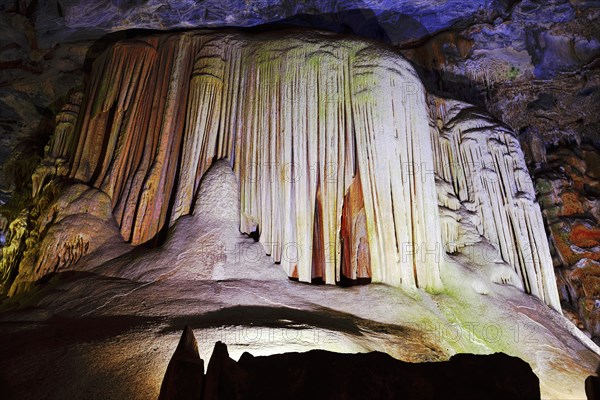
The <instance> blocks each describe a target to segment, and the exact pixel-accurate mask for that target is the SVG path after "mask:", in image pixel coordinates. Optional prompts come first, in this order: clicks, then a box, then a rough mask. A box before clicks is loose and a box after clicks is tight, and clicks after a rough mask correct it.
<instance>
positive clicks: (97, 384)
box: [0, 264, 600, 399]
mask: <svg viewBox="0 0 600 400" xmlns="http://www.w3.org/2000/svg"><path fill="white" fill-rule="evenodd" d="M265 268H271V269H272V271H271V273H272V277H273V279H267V280H258V279H247V278H244V279H232V278H228V279H219V280H203V279H190V278H189V277H188V278H187V279H183V278H182V277H178V276H177V274H170V276H169V277H166V278H164V277H163V278H162V279H156V280H154V281H151V282H140V281H135V280H131V279H124V278H117V277H109V276H102V275H99V274H96V273H90V272H68V273H62V274H57V275H55V277H54V278H53V279H52V280H51V281H50V282H48V283H47V284H45V285H43V286H41V287H40V288H39V289H37V290H34V291H33V292H31V293H29V294H28V295H27V296H20V297H16V298H13V299H10V300H6V301H5V302H4V303H3V305H2V309H3V311H2V313H0V354H2V357H1V359H0V371H1V372H0V379H1V381H0V385H1V387H2V391H3V392H0V395H1V397H2V398H53V399H64V398H71V399H83V398H94V399H104V398H105V399H114V398H128V399H148V398H156V397H157V395H158V391H159V389H160V384H161V380H162V377H163V374H164V372H165V370H166V367H167V363H168V361H169V359H170V357H171V355H172V354H173V351H174V349H175V347H176V345H177V342H178V340H179V337H180V335H181V331H182V330H183V328H184V326H185V325H190V326H191V327H192V328H193V330H194V333H195V335H196V337H197V339H198V343H199V350H200V356H201V357H202V358H203V359H204V360H205V361H207V360H208V358H209V357H210V354H211V351H212V347H213V345H214V342H215V341H217V340H221V341H223V342H225V343H226V344H227V345H228V347H229V350H230V355H231V356H232V358H234V359H238V358H239V357H240V356H241V354H242V353H243V352H244V351H249V352H250V353H252V354H254V355H266V354H273V353H281V352H289V351H307V350H310V349H316V348H320V349H326V350H332V351H339V352H349V353H355V352H368V351H375V350H377V351H384V352H387V353H389V354H391V355H392V356H394V357H396V358H399V359H402V360H406V361H415V362H417V361H436V360H444V359H447V358H448V357H449V356H451V355H452V354H454V353H457V352H471V353H479V354H486V353H493V352H497V351H502V352H505V353H507V354H510V355H514V356H518V357H521V358H523V359H524V360H525V361H527V362H529V363H530V364H531V365H532V368H533V370H534V372H535V373H536V374H537V375H538V376H539V377H540V381H541V390H542V395H543V397H544V398H556V399H559V398H560V399H567V398H572V399H578V398H579V399H580V398H585V393H584V380H585V378H586V377H587V376H588V375H590V374H592V373H593V371H594V370H595V369H596V367H597V365H598V364H599V363H600V357H599V356H598V355H597V354H595V353H594V352H593V351H591V350H590V349H588V348H586V345H584V344H583V343H582V342H581V341H580V340H579V339H578V338H577V337H576V336H574V334H573V332H572V331H571V330H570V329H569V327H568V325H566V323H565V321H564V320H563V319H562V317H559V316H558V315H557V314H556V313H554V312H553V311H551V310H549V309H548V308H547V307H545V306H544V305H543V304H541V303H540V302H539V301H537V300H535V299H533V298H531V297H529V296H526V295H524V294H522V293H521V292H520V291H518V290H517V289H515V288H513V287H510V286H501V285H498V288H497V290H498V292H497V293H494V294H492V295H481V294H478V293H476V292H474V291H473V293H471V292H470V291H467V292H468V293H467V292H463V293H460V297H458V296H456V295H453V294H452V293H451V290H449V291H448V293H443V294H438V295H428V294H425V293H424V292H421V291H414V292H406V291H403V290H401V289H397V288H392V287H388V286H384V285H376V284H372V285H368V286H358V287H351V288H340V287H332V286H314V285H307V284H301V283H297V282H293V281H290V280H288V279H287V278H285V276H283V274H282V273H281V274H280V273H279V269H278V266H276V265H274V264H271V266H270V267H265ZM445 280H446V282H451V280H452V277H451V276H446V278H445ZM447 285H448V284H447ZM448 286H451V285H448ZM475 296H478V297H479V298H477V297H475ZM474 298H475V299H476V300H475V301H473V299H474Z"/></svg>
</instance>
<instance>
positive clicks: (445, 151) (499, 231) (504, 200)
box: [430, 96, 560, 310]
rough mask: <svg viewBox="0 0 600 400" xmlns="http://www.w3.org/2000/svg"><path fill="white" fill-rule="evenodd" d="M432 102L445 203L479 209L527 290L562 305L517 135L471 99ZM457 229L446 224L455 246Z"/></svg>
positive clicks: (484, 230)
mask: <svg viewBox="0 0 600 400" xmlns="http://www.w3.org/2000/svg"><path fill="white" fill-rule="evenodd" d="M430 104H431V109H432V120H433V121H432V123H431V124H430V126H431V140H432V142H433V148H434V159H435V170H436V174H437V175H438V177H439V182H438V197H439V199H440V206H441V207H442V208H443V209H450V210H455V211H456V210H459V209H461V208H462V207H465V208H468V209H470V210H472V211H474V212H475V214H476V216H477V220H478V221H481V223H480V224H477V225H476V226H477V227H478V230H479V233H480V234H481V235H483V236H484V237H485V238H487V239H488V240H489V241H490V242H491V243H493V244H494V245H495V246H496V247H497V248H498V250H499V253H500V254H499V255H500V257H501V258H502V259H503V260H504V261H506V262H507V263H508V264H510V265H512V266H513V267H514V268H515V271H516V272H517V274H518V276H519V278H520V279H521V280H522V282H523V286H524V288H525V290H526V291H527V292H528V293H531V294H533V295H534V296H536V297H538V298H540V299H542V300H543V301H545V302H546V303H547V304H548V305H550V306H551V307H553V308H554V309H556V310H560V301H559V298H558V291H557V289H556V278H555V275H554V268H553V265H552V257H551V255H550V250H549V247H548V241H547V238H546V233H545V231H544V224H543V220H542V214H541V211H540V207H539V205H538V204H537V203H536V202H535V190H534V187H533V183H532V181H531V178H530V176H529V173H528V171H527V166H526V165H525V158H524V156H523V152H522V150H521V148H520V145H519V140H518V138H517V137H516V135H515V134H514V132H512V131H511V130H510V129H508V128H507V127H505V126H503V125H501V124H500V123H498V122H497V121H494V120H493V119H492V118H491V116H489V115H488V114H486V113H484V112H482V111H481V110H478V109H477V108H475V107H474V106H472V105H470V104H466V103H462V102H459V101H455V100H446V99H442V98H436V97H434V96H431V97H430ZM434 121H435V122H434ZM445 199H448V200H445ZM442 217H443V218H444V217H445V215H444V213H443V212H442ZM443 226H446V224H444V223H443ZM454 229H455V231H454V232H448V231H451V230H452V229H444V234H445V237H444V238H443V241H444V242H445V243H446V246H447V248H449V249H451V250H453V249H455V248H456V245H455V244H453V243H452V242H456V241H457V239H456V237H457V234H456V229H457V228H454Z"/></svg>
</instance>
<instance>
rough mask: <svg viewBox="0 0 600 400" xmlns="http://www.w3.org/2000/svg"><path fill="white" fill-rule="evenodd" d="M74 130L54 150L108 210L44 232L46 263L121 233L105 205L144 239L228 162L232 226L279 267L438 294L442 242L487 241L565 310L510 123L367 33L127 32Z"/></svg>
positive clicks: (133, 235) (188, 206)
mask: <svg viewBox="0 0 600 400" xmlns="http://www.w3.org/2000/svg"><path fill="white" fill-rule="evenodd" d="M69 121H70V120H69ZM65 132H66V131H65ZM68 133H69V134H60V135H55V138H54V139H53V142H52V143H51V146H50V149H49V153H50V154H52V156H53V157H58V158H63V157H68V165H70V172H69V175H70V177H71V178H73V179H75V180H78V181H81V182H83V183H85V184H86V185H88V186H92V187H93V189H91V190H92V192H90V193H94V196H97V200H98V201H100V200H101V201H100V202H101V203H102V204H103V206H102V207H101V209H98V210H96V211H97V212H96V214H97V215H93V216H91V217H90V218H89V224H88V225H89V226H92V227H93V232H92V235H91V236H90V235H87V236H77V235H74V234H73V232H74V230H75V229H76V224H75V223H74V220H71V219H68V218H67V214H68V213H65V215H64V218H65V221H66V222H65V226H68V227H69V229H71V231H68V229H67V230H65V228H61V226H58V225H57V227H55V228H51V229H54V231H50V230H48V235H47V236H46V237H45V238H44V242H43V243H42V244H41V245H40V246H41V247H40V248H41V253H40V254H42V257H40V258H39V260H42V261H41V264H38V267H37V268H38V270H40V271H42V270H44V271H45V270H48V269H52V268H54V269H57V268H58V269H60V268H63V267H65V266H70V265H71V264H72V263H73V262H76V261H77V260H78V259H79V257H81V256H82V255H84V254H86V252H91V251H93V250H94V249H97V248H98V246H99V243H96V242H94V238H93V237H92V236H93V233H94V232H96V231H98V232H100V231H101V229H100V228H99V227H100V226H103V225H102V224H108V225H110V226H112V228H110V227H109V228H107V229H105V230H104V231H102V235H101V236H102V237H103V239H102V240H103V241H104V242H115V241H117V240H115V236H118V234H116V233H115V232H116V230H117V228H116V227H115V226H114V225H111V224H113V222H112V221H113V216H114V221H115V222H116V225H117V226H118V229H119V230H120V233H121V236H122V238H123V239H125V240H126V241H128V242H130V243H132V244H134V245H136V244H141V243H145V242H148V241H152V240H155V239H156V238H157V237H158V235H159V233H160V232H161V231H163V230H165V229H167V228H169V227H170V226H172V225H173V224H174V223H175V221H177V219H178V218H179V217H181V216H184V215H188V214H190V213H192V212H193V211H194V210H193V208H194V206H195V205H197V204H201V203H202V198H198V194H199V193H198V192H199V187H200V181H201V179H202V177H203V175H204V173H205V172H206V171H207V170H208V168H209V167H210V166H211V165H212V164H213V163H214V161H215V160H218V159H226V160H228V162H229V164H230V165H231V167H232V169H233V171H234V173H235V176H236V178H237V182H238V184H239V188H240V198H239V206H240V207H239V212H240V227H239V229H240V231H241V232H243V233H247V234H253V233H255V232H258V233H260V242H261V244H262V245H263V247H264V249H265V252H266V253H267V254H269V255H271V256H272V258H273V260H274V261H275V262H277V263H280V264H281V266H282V268H283V269H284V271H285V272H286V273H287V274H288V276H290V277H291V278H297V279H298V280H300V281H303V282H315V281H323V282H325V283H328V284H334V283H340V282H341V283H348V282H357V281H358V282H360V281H369V280H370V281H373V282H384V283H387V284H390V285H395V286H404V287H406V288H415V287H420V288H425V289H428V290H430V291H434V292H435V291H438V290H441V289H442V281H441V277H440V265H441V263H442V261H443V259H442V258H441V255H442V254H441V252H443V251H444V250H446V251H447V252H448V253H455V252H458V251H460V249H461V248H463V247H465V246H467V245H469V244H473V243H476V242H478V241H480V240H481V237H485V238H486V239H487V240H488V241H489V242H491V243H493V244H495V245H496V246H497V248H498V250H499V254H500V258H502V259H503V260H504V261H506V262H507V263H509V264H510V265H512V266H513V267H514V269H515V271H516V273H517V275H518V277H519V278H520V279H521V280H522V282H523V287H524V288H525V290H526V291H528V292H529V293H531V294H533V295H535V296H537V297H539V298H540V299H542V300H543V301H545V302H546V303H547V304H549V305H550V306H551V307H554V308H555V309H557V310H560V304H559V302H558V294H557V291H556V283H555V280H554V272H553V269H552V260H551V258H550V253H549V250H548V242H547V239H546V237H545V234H544V227H543V223H542V219H541V213H540V209H539V206H538V205H537V203H535V192H534V189H533V185H532V183H531V182H530V180H529V177H528V174H527V169H526V167H525V162H524V158H523V154H522V151H521V148H520V146H519V142H518V140H517V138H516V137H515V135H514V133H513V132H512V131H510V130H509V129H507V128H506V127H504V126H503V125H500V124H499V123H496V122H494V121H493V120H492V119H491V118H490V117H489V116H488V115H487V114H485V113H482V112H480V111H478V110H476V109H475V108H473V107H472V106H470V105H468V104H465V103H461V102H458V101H450V100H444V99H441V98H437V97H434V96H430V97H429V104H428V102H427V99H426V94H425V90H424V88H423V86H422V84H421V82H420V80H419V78H418V77H417V75H416V73H415V71H414V70H413V69H412V67H411V66H410V65H409V64H408V62H407V61H406V60H404V59H403V58H402V57H400V56H399V55H398V54H396V53H394V52H393V51H391V50H389V49H386V48H381V47H378V46H377V45H375V44H373V43H371V42H364V41H360V40H355V39H352V40H350V39H346V38H343V37H341V36H336V35H331V34H324V33H315V32H287V33H278V34H255V35H248V34H244V33H236V32H218V33H215V32H207V31H199V32H185V33H174V34H162V35H154V36H148V37H146V38H141V39H133V40H126V41H121V42H118V43H117V44H115V45H113V46H112V47H111V48H109V49H108V50H107V51H106V52H105V53H104V54H103V55H102V56H101V57H100V58H99V59H97V60H96V61H95V63H94V66H93V71H92V75H91V81H90V84H89V86H88V89H87V92H86V94H85V96H84V102H83V104H82V105H81V113H80V116H79V118H78V122H77V125H76V129H75V131H74V132H73V135H71V134H70V132H68ZM69 137H71V139H69ZM38 186H39V185H38ZM88 186H83V188H84V189H85V188H88ZM103 196H105V197H103ZM84 200H85V199H84ZM88 200H89V199H88ZM86 201H87V200H86ZM98 201H97V202H98ZM84 203H85V201H84ZM82 204H83V203H82ZM85 204H87V203H85ZM73 207H74V206H73ZM86 207H87V206H86ZM106 210H109V211H106ZM110 210H112V216H111V217H108V216H107V215H106V212H108V213H109V214H110ZM86 221H87V220H86ZM72 222H73V223H72ZM108 225H107V226H108ZM60 229H62V230H63V231H64V232H63V233H64V234H63V233H61V232H60ZM67 231H68V232H67ZM88 233H89V232H88ZM30 247H31V246H30ZM32 254H34V253H33V252H32ZM35 254H37V253H35ZM40 273H41V272H40ZM30 275H32V278H31V279H32V280H33V279H34V278H36V277H37V276H38V275H39V274H38V273H37V272H35V273H33V274H30ZM517 286H520V285H517Z"/></svg>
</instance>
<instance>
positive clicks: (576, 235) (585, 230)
mask: <svg viewBox="0 0 600 400" xmlns="http://www.w3.org/2000/svg"><path fill="white" fill-rule="evenodd" d="M596 158H597V156H596V153H595V151H594V149H593V148H592V147H591V146H589V145H583V146H582V148H581V149H578V148H576V147H573V146H570V147H566V146H559V147H557V148H555V149H549V150H548V151H547V152H546V154H544V158H543V160H542V162H540V163H539V164H537V165H536V166H535V167H533V171H534V178H535V182H536V189H537V192H538V193H539V199H540V205H541V207H542V209H543V214H544V216H545V218H546V221H547V223H548V226H549V230H550V238H551V244H552V247H553V249H554V252H555V256H554V264H555V265H556V267H557V268H556V269H557V278H558V288H559V293H560V298H561V301H562V302H563V303H564V304H565V306H566V307H567V308H570V309H571V310H572V311H574V313H575V315H577V317H575V318H574V322H575V323H576V324H577V325H579V326H580V327H581V328H582V329H585V330H586V331H587V332H589V334H590V335H591V336H595V337H599V336H600V323H599V321H600V319H599V317H600V313H599V310H600V303H599V302H598V299H600V290H599V288H600V286H599V282H600V268H599V267H598V265H599V264H598V261H600V228H599V227H598V221H599V218H600V209H599V204H600V196H599V195H600V193H599V192H598V190H597V187H598V175H597V167H598V165H599V164H598V163H597V159H596Z"/></svg>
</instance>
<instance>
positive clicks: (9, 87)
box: [0, 0, 600, 335]
mask: <svg viewBox="0 0 600 400" xmlns="http://www.w3.org/2000/svg"><path fill="white" fill-rule="evenodd" d="M206 4H207V7H206V8H205V9H204V12H200V11H199V10H198V9H197V8H196V7H195V4H192V3H188V2H171V3H170V4H169V5H168V6H164V5H162V7H161V5H160V4H158V3H155V2H143V3H142V2H129V3H123V2H121V3H119V4H118V5H116V4H114V3H112V2H105V3H102V2H95V5H92V6H90V5H89V4H86V3H85V2H82V1H60V2H57V1H45V0H44V1H8V2H5V3H3V4H2V5H0V11H1V12H0V29H1V30H2V32H3V35H2V47H1V49H0V65H1V67H2V74H0V81H1V84H2V85H1V87H0V101H1V102H2V107H1V114H0V122H1V123H0V131H1V132H2V135H1V138H0V140H1V143H2V147H0V160H1V161H2V162H3V169H4V171H3V173H2V174H1V176H0V202H4V201H7V200H8V199H9V198H10V197H11V195H12V196H13V198H15V202H18V203H19V205H17V206H14V207H12V206H11V209H10V210H8V211H7V210H4V211H3V214H8V215H9V218H8V220H7V219H6V218H0V227H1V228H2V229H3V232H4V233H5V234H7V235H8V236H10V234H9V227H8V224H9V222H10V220H11V219H13V217H14V216H15V215H16V214H18V213H19V212H20V207H21V205H23V204H25V203H27V201H28V200H27V199H23V198H21V195H20V194H19V191H20V189H21V188H22V186H27V184H28V182H29V179H28V176H29V174H31V172H32V171H33V169H34V168H35V165H36V164H37V163H38V161H39V159H40V158H41V157H42V156H43V148H42V147H43V143H45V142H46V139H47V137H48V135H49V133H50V132H51V131H52V129H53V127H52V125H53V122H52V121H53V116H54V114H56V113H57V112H58V111H59V110H60V108H61V107H62V105H63V104H65V102H67V103H68V102H69V95H68V92H69V90H71V89H73V88H79V89H81V88H82V82H83V79H82V78H83V70H84V68H83V64H84V58H85V56H86V52H88V57H91V58H93V57H95V56H93V55H92V54H91V53H93V51H88V50H89V49H90V46H91V45H92V42H91V41H82V39H96V38H99V37H101V36H102V35H103V34H105V33H106V32H114V31H119V30H123V29H130V28H154V29H170V28H174V27H178V26H181V27H190V26H207V25H211V26H223V25H227V24H233V25H237V26H253V25H258V24H262V23H264V22H275V21H283V22H286V23H288V24H292V25H294V24H296V25H304V26H320V27H321V28H326V29H332V30H337V31H344V32H349V33H356V34H358V35H362V36H370V37H373V38H376V39H378V40H384V41H388V42H390V43H392V44H394V45H397V48H398V49H400V50H401V51H402V52H403V54H404V55H406V56H408V57H409V59H410V60H412V62H414V63H415V64H416V65H417V66H418V67H419V68H422V69H423V71H424V72H425V74H427V73H432V74H433V77H434V79H433V86H434V87H435V86H436V85H437V86H438V89H441V90H443V91H445V92H446V95H451V96H453V97H459V98H461V99H463V100H467V101H468V102H471V103H476V104H478V105H481V106H485V107H486V108H487V109H488V110H490V111H491V112H492V113H493V114H494V115H495V116H496V117H498V118H499V119H501V120H503V121H505V122H506V123H508V124H509V125H510V126H511V128H512V129H514V130H515V131H517V132H520V137H521V139H522V144H523V147H524V150H525V156H526V159H527V161H528V163H529V167H530V168H531V170H532V173H533V175H534V180H535V182H536V188H537V190H538V196H539V199H540V203H541V206H542V209H543V211H544V215H545V220H546V227H547V229H548V235H549V237H550V240H551V244H552V254H553V259H554V265H555V266H556V267H557V268H558V269H557V275H558V276H559V277H560V276H571V275H573V276H574V277H575V278H573V279H571V278H568V279H565V280H561V279H560V278H559V286H561V287H562V288H563V289H561V292H560V293H561V300H562V301H563V304H564V305H568V306H570V307H571V309H572V310H573V311H574V314H573V315H572V317H573V318H574V322H575V323H576V324H578V325H579V326H580V327H582V328H584V327H585V328H586V329H588V330H590V332H592V334H594V335H596V334H597V333H598V332H600V331H599V330H598V329H597V328H593V327H594V326H595V324H594V323H593V322H591V321H592V319H593V318H596V317H593V315H596V314H597V308H596V306H595V299H597V298H598V295H597V294H596V293H597V292H596V289H595V287H596V284H595V283H594V282H596V280H597V277H598V276H599V275H598V273H597V272H595V271H597V268H596V267H595V264H594V262H595V257H596V255H597V254H598V253H599V251H598V246H599V244H600V242H599V240H598V235H597V234H596V233H597V230H598V211H597V210H598V206H597V204H598V194H597V187H598V180H597V174H595V172H594V170H595V162H594V161H593V159H594V158H593V157H594V155H597V154H598V136H597V133H598V132H600V130H599V129H598V116H599V115H600V113H599V112H598V104H600V101H599V100H598V99H599V97H598V96H599V95H600V91H599V90H598V87H600V79H599V76H600V74H598V65H599V64H598V51H599V48H600V44H599V43H600V42H599V40H598V38H599V37H600V34H599V32H598V27H599V26H600V24H598V18H599V15H600V7H599V6H598V3H597V2H595V1H566V0H555V1H548V2H538V1H533V0H525V1H515V2H512V1H509V2H505V1H498V2H492V3H489V2H485V4H484V3H480V2H473V3H469V4H468V5H464V4H462V5H463V6H462V7H456V4H455V3H453V2H444V3H443V4H441V3H435V4H434V3H431V2H388V1H365V2H356V1H348V2H336V3H335V4H329V3H327V2H315V3H314V4H313V3H310V2H303V3H302V4H300V5H294V3H293V2H290V3H279V2H278V4H277V5H273V4H270V3H269V2H261V3H260V4H255V5H251V6H247V5H246V4H241V3H240V4H237V3H236V2H232V3H227V4H225V3H218V4H212V3H210V4H209V3H206ZM209 5H210V7H208V6H209ZM353 9H354V10H357V11H355V12H348V11H352V10H353ZM207 10H208V12H206V11H207ZM213 11H214V12H213ZM294 15H300V17H299V18H294ZM174 16H177V17H176V18H175V17H174ZM286 19H287V21H284V20H286ZM55 45H56V46H55ZM51 46H55V47H51ZM423 71H420V73H422V72H423ZM426 83H427V80H426ZM428 85H429V84H428ZM40 143H42V144H41V145H40ZM535 143H537V144H535ZM530 144H535V149H534V150H533V151H529V147H531V146H529V145H530ZM546 152H548V157H546V158H544V157H545V155H546ZM11 154H12V155H11ZM535 154H537V155H544V157H542V158H541V159H540V158H539V157H538V156H536V155H535ZM9 156H10V158H9ZM565 166H567V167H566V168H565ZM571 166H574V167H573V168H572V167H571ZM549 187H552V190H550V191H549V190H548V188H549ZM24 189H27V188H26V187H25V188H24ZM15 193H16V194H17V196H14V194H15ZM548 193H551V194H550V195H548ZM17 197H18V198H17ZM563 204H566V205H567V207H566V208H565V210H566V211H565V212H564V213H563V212H561V213H559V215H557V213H556V210H557V209H561V208H563V206H562V205H563ZM13 208H14V209H13ZM546 210H547V211H546ZM17 225H18V224H17ZM582 232H583V233H582ZM555 241H556V242H557V243H555ZM579 260H582V262H581V263H579ZM583 282H585V283H583ZM569 293H570V294H569ZM594 332H596V333H594Z"/></svg>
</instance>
